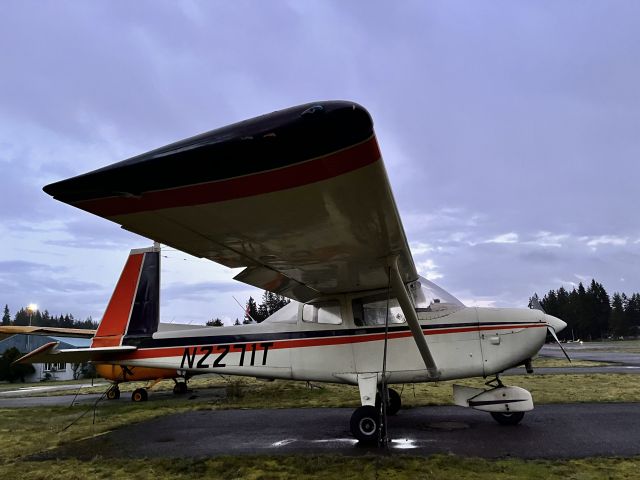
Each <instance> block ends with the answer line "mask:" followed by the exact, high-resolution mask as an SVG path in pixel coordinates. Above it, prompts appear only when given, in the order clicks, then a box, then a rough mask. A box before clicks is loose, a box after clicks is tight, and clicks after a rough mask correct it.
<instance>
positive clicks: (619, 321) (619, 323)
mask: <svg viewBox="0 0 640 480" xmlns="http://www.w3.org/2000/svg"><path fill="white" fill-rule="evenodd" d="M626 303H627V296H626V295H625V294H624V293H623V294H620V293H617V292H616V293H614V294H613V297H612V299H611V317H610V319H609V329H610V331H611V333H612V334H613V335H614V336H616V337H623V336H625V335H629V334H630V330H631V329H630V325H629V323H628V321H627V320H628V318H627V316H626V315H625V311H624V310H625V304H626Z"/></svg>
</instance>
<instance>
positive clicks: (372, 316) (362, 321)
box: [352, 294, 406, 327]
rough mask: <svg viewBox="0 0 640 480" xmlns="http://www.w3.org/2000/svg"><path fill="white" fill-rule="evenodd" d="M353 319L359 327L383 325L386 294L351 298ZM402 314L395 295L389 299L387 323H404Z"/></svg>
mask: <svg viewBox="0 0 640 480" xmlns="http://www.w3.org/2000/svg"><path fill="white" fill-rule="evenodd" d="M352 306H353V319H354V321H355V323H356V325H357V326H359V327H370V326H375V325H384V324H385V319H386V317H387V295H386V294H380V295H373V296H371V297H364V298H356V299H354V300H353V305H352ZM405 321H406V320H405V318H404V314H403V313H402V309H401V308H400V304H399V303H398V300H397V299H396V298H395V297H391V298H390V299H389V325H393V324H400V323H405Z"/></svg>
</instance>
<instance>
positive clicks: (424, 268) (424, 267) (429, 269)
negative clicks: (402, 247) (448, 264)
mask: <svg viewBox="0 0 640 480" xmlns="http://www.w3.org/2000/svg"><path fill="white" fill-rule="evenodd" d="M416 268H417V269H418V273H419V274H420V275H422V276H423V277H426V278H427V280H431V281H433V280H438V279H439V278H442V277H443V276H444V275H442V273H440V272H439V270H438V266H437V265H436V264H435V263H434V261H433V260H431V259H428V260H423V261H421V262H417V263H416Z"/></svg>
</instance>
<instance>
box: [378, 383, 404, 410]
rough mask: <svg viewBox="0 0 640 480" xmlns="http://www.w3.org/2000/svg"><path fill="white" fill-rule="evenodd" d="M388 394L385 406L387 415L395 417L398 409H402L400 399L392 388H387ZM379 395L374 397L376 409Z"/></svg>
mask: <svg viewBox="0 0 640 480" xmlns="http://www.w3.org/2000/svg"><path fill="white" fill-rule="evenodd" d="M387 391H388V392H389V404H388V405H387V415H396V414H397V413H398V412H399V411H400V408H402V399H401V398H400V394H399V393H398V392H396V391H395V390H394V389H393V388H388V389H387ZM381 401H382V400H381V398H380V394H379V393H378V394H377V395H376V408H380V402H381Z"/></svg>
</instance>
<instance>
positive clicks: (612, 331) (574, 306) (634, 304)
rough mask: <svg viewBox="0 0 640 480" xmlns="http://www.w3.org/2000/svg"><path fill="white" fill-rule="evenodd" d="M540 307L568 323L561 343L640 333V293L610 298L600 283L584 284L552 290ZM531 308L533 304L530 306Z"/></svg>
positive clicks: (562, 334) (559, 335)
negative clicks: (569, 288)
mask: <svg viewBox="0 0 640 480" xmlns="http://www.w3.org/2000/svg"><path fill="white" fill-rule="evenodd" d="M540 304H541V305H542V308H544V310H545V312H546V313H548V314H549V315H553V316H554V317H558V318H560V319H561V320H564V321H565V322H567V328H565V329H564V330H563V331H562V332H560V333H559V334H558V337H560V339H562V340H571V339H578V338H579V339H582V340H595V339H601V338H608V337H611V336H613V337H615V338H619V337H626V336H631V335H634V336H635V335H637V334H638V333H639V329H640V293H633V294H631V295H629V296H628V295H626V294H625V293H619V292H615V293H614V294H613V295H612V296H611V297H610V296H609V294H608V293H607V291H606V290H605V288H604V287H603V286H602V284H601V283H598V282H596V281H595V280H591V283H590V284H589V286H588V287H587V288H585V287H584V285H583V284H582V282H580V284H579V285H578V287H577V288H576V287H574V288H573V289H572V290H571V291H568V290H567V289H565V288H564V287H560V288H558V289H557V290H550V291H549V292H548V293H547V294H546V295H545V296H544V297H542V299H540ZM530 305H531V303H530Z"/></svg>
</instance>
